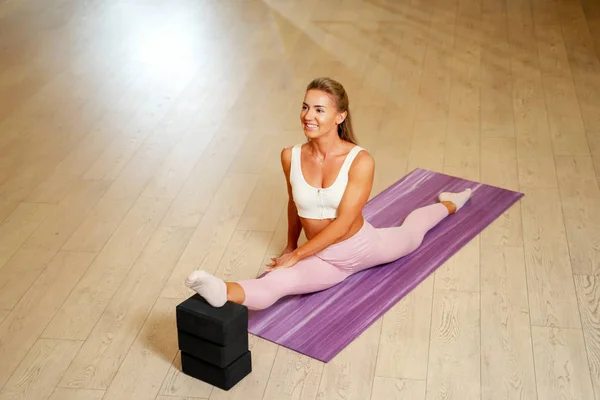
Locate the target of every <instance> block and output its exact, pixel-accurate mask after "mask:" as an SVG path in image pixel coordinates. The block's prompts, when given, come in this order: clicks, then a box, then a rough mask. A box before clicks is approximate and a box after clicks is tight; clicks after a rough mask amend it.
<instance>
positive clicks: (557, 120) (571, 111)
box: [532, 0, 590, 156]
mask: <svg viewBox="0 0 600 400" xmlns="http://www.w3.org/2000/svg"><path fill="white" fill-rule="evenodd" d="M532 9H533V19H534V23H535V35H536V40H537V47H538V54H539V60H540V70H541V72H542V80H543V85H544V94H545V97H546V106H547V108H548V119H549V124H550V133H551V135H552V145H553V150H554V154H555V155H571V156H574V155H589V153H590V150H589V147H588V143H587V138H586V132H585V127H584V124H583V120H582V117H581V111H580V109H579V105H578V101H577V94H576V91H575V86H574V83H573V77H572V76H571V71H570V68H569V60H568V57H567V53H566V49H565V43H564V40H563V35H562V32H561V27H560V23H559V21H558V16H557V15H556V11H555V7H554V5H553V2H550V1H547V0H532Z"/></svg>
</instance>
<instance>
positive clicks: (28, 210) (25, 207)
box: [0, 203, 55, 269]
mask: <svg viewBox="0 0 600 400" xmlns="http://www.w3.org/2000/svg"><path fill="white" fill-rule="evenodd" d="M54 209H55V206H53V205H50V204H33V203H21V204H20V205H19V207H18V208H17V209H16V210H15V211H14V212H13V213H12V214H11V215H10V216H9V217H8V218H7V219H6V221H4V223H3V224H2V225H1V226H0V269H1V268H2V267H3V266H4V264H6V262H7V261H8V260H9V259H10V258H11V257H12V256H13V255H14V254H15V253H16V252H17V251H18V249H19V248H20V247H21V245H22V244H23V243H25V241H26V240H27V238H28V237H29V236H30V235H31V234H32V233H33V232H34V231H35V230H36V229H37V228H38V227H39V226H40V224H41V223H42V222H43V221H44V219H46V218H47V217H48V216H49V215H51V213H52V211H53V210H54Z"/></svg>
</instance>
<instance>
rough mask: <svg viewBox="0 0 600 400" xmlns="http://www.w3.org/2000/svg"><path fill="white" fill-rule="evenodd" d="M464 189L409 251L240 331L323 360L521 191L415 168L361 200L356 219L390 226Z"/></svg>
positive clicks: (254, 317)
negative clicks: (461, 200)
mask: <svg viewBox="0 0 600 400" xmlns="http://www.w3.org/2000/svg"><path fill="white" fill-rule="evenodd" d="M468 187H470V188H472V189H473V194H472V197H471V199H470V200H469V202H468V203H467V204H466V205H465V206H464V207H463V208H462V209H461V210H459V212H457V213H456V214H454V215H451V216H449V217H448V218H446V219H444V220H443V221H442V222H441V223H440V224H438V225H437V226H436V227H434V228H433V229H432V230H430V231H429V232H428V233H427V235H426V236H425V239H424V241H423V243H422V244H421V246H420V247H419V248H418V249H417V250H416V251H414V252H413V253H411V254H409V255H407V256H405V257H403V258H400V259H398V260H396V261H392V262H390V263H388V264H383V265H381V266H376V267H373V268H370V269H367V270H363V271H361V272H359V273H356V274H354V275H352V276H350V277H349V278H347V279H346V280H344V281H343V282H341V283H339V284H338V285H336V286H334V287H332V288H329V289H327V290H323V291H320V292H316V293H311V294H306V295H297V296H287V297H285V298H283V299H280V300H279V301H278V302H277V303H275V304H274V305H272V306H271V307H269V308H268V309H265V310H260V311H250V312H249V316H248V332H249V333H252V334H254V335H257V336H259V337H261V338H263V339H266V340H269V341H271V342H274V343H277V344H279V345H281V346H284V347H287V348H289V349H291V350H294V351H297V352H299V353H302V354H305V355H307V356H310V357H313V358H315V359H317V360H320V361H323V362H329V361H330V360H331V359H332V358H333V357H335V356H336V355H337V354H338V353H339V352H340V351H341V350H343V349H344V348H345V347H346V346H347V345H348V344H350V343H351V342H352V341H353V340H354V339H356V338H357V337H358V336H359V335H360V334H361V333H362V332H364V331H365V330H366V329H367V328H368V327H369V326H370V325H371V324H373V323H374V322H375V321H377V319H379V318H380V317H381V316H382V315H383V314H385V313H386V312H387V311H388V310H389V309H390V308H391V307H393V306H394V305H395V304H396V303H397V302H398V301H399V300H400V299H402V298H403V297H404V296H405V295H406V294H407V293H408V292H410V291H411V290H412V289H414V288H415V287H416V286H417V285H418V284H419V283H421V282H422V281H423V280H424V279H425V278H427V276H429V274H431V273H432V272H433V271H435V270H436V269H437V268H438V267H439V266H440V265H442V264H443V263H444V262H445V261H446V260H448V259H449V258H450V257H451V256H452V255H453V254H454V253H456V252H457V251H458V250H459V249H460V248H462V247H463V246H464V245H465V244H467V243H468V242H469V241H470V240H471V239H473V238H474V237H475V236H476V235H477V234H479V233H480V232H481V231H482V230H483V229H484V228H485V227H487V226H488V225H489V224H490V223H491V222H492V221H494V220H495V219H496V218H498V217H499V216H500V215H501V214H502V213H503V212H504V211H506V210H507V209H508V208H509V207H511V206H512V205H513V204H514V203H515V202H517V201H518V200H519V199H520V198H521V197H522V196H523V194H522V193H518V192H514V191H510V190H506V189H501V188H497V187H493V186H489V185H485V184H482V183H478V182H473V181H469V180H465V179H460V178H456V177H452V176H448V175H444V174H440V173H436V172H432V171H428V170H424V169H416V170H414V171H412V172H411V173H410V174H408V175H406V176H405V177H403V178H402V179H400V180H399V181H398V182H396V183H395V184H393V185H392V186H390V187H389V188H387V189H386V190H384V191H383V192H381V193H380V194H378V195H377V196H375V197H374V198H373V199H371V200H370V201H369V202H368V203H367V205H366V206H365V209H364V212H363V215H364V217H365V218H366V219H367V220H368V221H369V222H370V223H371V224H372V225H373V226H375V227H377V228H380V227H389V226H398V225H401V224H402V222H403V221H404V219H405V218H406V216H407V215H408V214H409V213H410V212H411V211H412V210H414V209H416V208H419V207H423V206H426V205H429V204H432V203H434V202H436V201H437V196H438V194H439V193H440V192H442V191H450V192H459V191H462V190H464V189H466V188H468Z"/></svg>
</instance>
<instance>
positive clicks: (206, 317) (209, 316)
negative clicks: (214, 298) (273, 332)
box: [176, 294, 248, 346]
mask: <svg viewBox="0 0 600 400" xmlns="http://www.w3.org/2000/svg"><path fill="white" fill-rule="evenodd" d="M176 316H177V330H178V331H183V332H185V333H189V334H190V335H192V336H197V337H199V338H202V339H205V340H208V341H210V342H213V343H215V344H219V345H221V346H227V345H228V344H230V343H232V342H235V341H236V340H238V339H239V336H240V335H246V334H247V333H248V308H246V307H245V306H242V305H240V304H237V303H233V302H230V301H228V302H227V303H225V305H224V306H223V307H219V308H217V307H213V306H211V305H210V304H208V302H207V301H206V300H204V298H203V297H201V296H200V295H198V294H195V295H194V296H192V297H190V298H189V299H187V300H185V301H184V302H182V303H181V304H179V305H177V307H176Z"/></svg>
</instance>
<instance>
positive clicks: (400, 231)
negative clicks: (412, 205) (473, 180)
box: [376, 189, 471, 264]
mask: <svg viewBox="0 0 600 400" xmlns="http://www.w3.org/2000/svg"><path fill="white" fill-rule="evenodd" d="M470 197H471V190H470V189H467V190H465V191H463V192H460V193H442V194H440V196H439V199H440V202H439V203H436V204H431V205H429V206H425V207H421V208H418V209H416V210H414V211H412V212H411V213H410V214H408V216H407V217H406V219H405V220H404V223H403V224H402V225H400V226H397V227H391V228H379V229H377V233H378V236H379V240H378V241H379V245H378V251H377V256H376V258H377V261H376V262H377V263H378V264H384V263H387V262H390V261H394V260H397V259H398V258H400V257H404V256H406V255H408V254H410V253H412V252H413V251H415V250H416V249H418V248H419V246H420V245H421V243H422V242H423V239H424V238H425V234H426V233H427V232H429V230H430V229H432V228H433V227H434V226H436V225H437V224H439V223H440V222H441V221H442V220H443V219H444V218H446V217H447V216H448V215H450V214H454V213H455V212H456V211H458V210H460V209H461V208H462V207H463V206H464V204H465V203H466V202H467V201H468V200H469V198H470Z"/></svg>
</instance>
